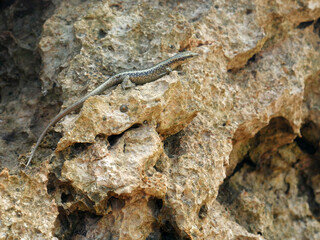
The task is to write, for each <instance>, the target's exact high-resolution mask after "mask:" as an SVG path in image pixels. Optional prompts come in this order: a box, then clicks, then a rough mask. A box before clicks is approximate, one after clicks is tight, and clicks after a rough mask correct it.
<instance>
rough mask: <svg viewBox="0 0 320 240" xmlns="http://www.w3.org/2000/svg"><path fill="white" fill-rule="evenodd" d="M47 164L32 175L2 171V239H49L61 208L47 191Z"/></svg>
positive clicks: (0, 208) (0, 198)
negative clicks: (11, 173)
mask: <svg viewBox="0 0 320 240" xmlns="http://www.w3.org/2000/svg"><path fill="white" fill-rule="evenodd" d="M47 181H48V171H47V166H44V167H43V168H41V169H40V171H39V170H38V172H37V175H35V176H31V174H30V176H29V175H27V174H25V173H24V172H21V173H20V174H18V175H12V176H11V175H10V174H9V172H8V169H4V170H2V172H1V173H0V239H34V238H36V239H50V238H52V237H53V234H54V232H55V221H56V218H57V216H58V208H57V205H56V203H55V201H54V200H53V199H52V198H51V197H50V196H49V194H48V193H47Z"/></svg>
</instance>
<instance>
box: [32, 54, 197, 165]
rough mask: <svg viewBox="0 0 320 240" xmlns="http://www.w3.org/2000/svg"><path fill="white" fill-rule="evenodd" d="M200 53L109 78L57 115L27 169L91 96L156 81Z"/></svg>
mask: <svg viewBox="0 0 320 240" xmlns="http://www.w3.org/2000/svg"><path fill="white" fill-rule="evenodd" d="M198 55H199V54H198V53H194V52H191V51H184V52H179V53H177V54H176V55H174V56H172V57H170V58H168V59H167V60H164V61H162V62H160V63H158V64H156V65H154V66H152V67H150V68H146V69H142V70H132V71H126V72H121V73H118V74H115V75H113V76H111V77H109V78H108V79H107V80H106V81H105V82H103V83H102V84H101V85H99V86H98V87H97V88H95V89H94V90H92V91H91V92H89V93H88V94H87V95H85V96H84V97H82V98H81V99H80V100H78V101H76V102H75V103H73V104H72V105H71V106H69V107H67V108H66V109H64V110H63V111H62V112H60V113H59V114H58V115H56V116H55V117H54V118H53V119H52V120H51V121H50V122H49V124H48V125H47V126H46V128H45V129H44V130H43V131H42V133H41V135H40V136H39V138H38V140H37V142H36V145H35V146H34V147H33V148H32V150H31V154H30V156H29V158H28V162H27V164H26V167H28V165H29V164H30V162H31V160H32V158H33V156H34V154H35V152H36V150H37V148H38V147H39V145H40V143H41V142H42V140H43V138H44V137H45V135H46V134H47V132H48V130H49V128H50V127H52V126H54V125H55V124H56V123H57V122H59V121H60V120H61V119H62V118H63V117H65V116H66V115H68V114H69V113H70V112H72V111H74V110H76V109H77V108H79V107H81V106H82V104H83V103H84V102H85V101H86V100H87V99H88V98H89V97H91V96H94V95H98V94H101V93H102V92H104V91H105V90H107V89H108V88H111V87H113V86H115V85H118V84H120V83H121V85H122V88H123V89H127V88H129V87H132V86H134V85H135V84H145V83H149V82H152V81H155V80H157V79H159V78H161V77H163V76H165V75H167V74H169V73H170V72H172V71H173V70H174V69H176V68H177V67H178V66H180V65H181V64H183V63H185V62H187V61H188V60H190V59H192V58H193V57H195V56H198Z"/></svg>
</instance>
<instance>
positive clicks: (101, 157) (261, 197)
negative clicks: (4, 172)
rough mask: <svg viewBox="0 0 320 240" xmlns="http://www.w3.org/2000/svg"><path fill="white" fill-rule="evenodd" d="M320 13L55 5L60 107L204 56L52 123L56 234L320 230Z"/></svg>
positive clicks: (296, 4)
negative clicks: (111, 80)
mask: <svg viewBox="0 0 320 240" xmlns="http://www.w3.org/2000/svg"><path fill="white" fill-rule="evenodd" d="M319 19H320V4H319V3H318V1H316V0H306V1H295V0H293V1H286V0H280V1H254V2H253V1H246V0H241V1H235V0H232V1H214V2H213V1H182V2H181V1H138V2H134V1H122V2H121V3H119V2H116V1H105V0H103V1H85V2H84V1H80V0H72V1H61V3H60V5H59V4H57V5H56V10H55V12H54V14H53V16H51V17H50V18H49V19H48V20H47V21H46V23H45V24H44V31H43V34H42V38H41V41H40V43H39V49H40V52H41V56H42V63H43V67H42V71H41V73H40V74H39V76H40V78H41V80H42V82H43V90H44V91H46V90H49V89H51V88H52V86H53V85H54V83H57V84H58V85H59V86H60V88H61V94H58V95H57V97H56V98H54V99H58V98H59V97H60V98H62V99H65V100H64V102H63V108H64V107H67V106H69V105H70V104H72V103H74V102H75V101H77V100H78V99H79V98H80V96H83V95H84V94H86V93H87V92H88V91H91V90H92V89H94V88H95V87H96V86H97V85H99V84H100V83H102V82H104V81H105V80H106V79H107V78H108V76H111V75H113V74H114V73H117V72H120V71H125V70H131V69H141V68H144V67H148V66H151V65H152V64H155V63H157V62H159V61H161V60H163V59H166V58H167V57H169V56H171V55H172V54H174V53H176V52H177V51H180V50H183V49H185V48H187V49H190V50H192V51H195V52H197V53H199V54H200V56H199V57H198V58H197V59H194V60H193V61H192V62H190V63H188V64H185V65H184V66H182V71H183V72H184V74H177V72H173V73H171V74H170V75H168V76H165V77H163V78H161V79H159V80H157V81H155V82H152V83H148V84H145V85H142V86H137V87H134V88H132V89H129V90H126V91H124V90H122V89H121V88H120V87H117V88H115V89H111V90H109V92H110V91H112V92H111V94H109V95H107V96H94V97H91V98H89V99H88V100H87V101H86V102H85V104H84V106H83V107H82V109H81V111H80V113H79V114H78V115H70V116H68V117H66V118H65V119H64V120H63V121H62V124H58V125H57V126H56V127H55V130H56V131H59V132H62V133H63V137H62V138H61V139H60V142H59V143H58V145H57V148H56V154H55V155H54V154H53V155H52V156H51V162H50V167H51V169H50V171H51V172H50V176H51V178H50V183H49V184H48V189H49V190H50V191H49V190H48V192H49V193H50V194H51V195H50V197H51V199H55V202H56V204H57V205H58V206H59V216H58V217H56V215H57V213H56V212H54V211H53V213H52V214H51V216H50V217H51V218H50V220H51V221H50V224H51V225H50V224H48V225H50V226H53V224H54V223H56V225H55V226H56V228H55V229H54V231H55V234H56V236H57V237H59V238H62V239H63V238H65V239H67V238H72V237H73V238H74V239H86V238H95V239H98V238H99V237H100V238H101V239H105V238H110V237H111V236H113V237H115V238H119V239H146V238H148V239H161V238H165V237H168V236H169V237H171V238H173V239H277V238H279V239H292V238H297V239H319V238H320V236H319V232H320V226H319V219H320V216H319V211H320V210H319V209H320V207H319V196H318V195H319V192H318V191H319V184H318V176H319V167H318V166H319V165H318V163H317V160H318V156H319V152H320V151H319V142H320V139H319V136H320V131H319V129H320V125H319V124H320V117H319V116H320V111H319V109H320V108H319V102H320V101H319V99H320V92H319V89H320V85H319V84H320V81H319V79H320V78H319V73H320V67H319V66H320V51H319V48H320V43H319V36H320V20H319ZM25 88H26V89H28V86H25ZM25 91H26V90H25ZM55 101H56V100H55ZM33 104H35V103H33ZM8 105H10V104H8ZM39 111H40V112H41V113H46V110H45V109H40V110H39ZM47 111H48V110H47ZM7 112H9V111H6V112H5V116H7V115H6V114H7ZM40 129H41V125H39V124H38V125H36V127H35V130H36V131H40ZM48 135H49V136H50V134H48ZM6 139H8V137H6ZM48 142H49V144H48V143H47V146H48V145H49V146H52V145H55V142H53V143H51V142H52V140H50V139H49V141H48ZM0 144H2V143H1V142H0ZM43 149H44V148H42V149H41V148H40V149H39V151H38V154H39V156H41V157H40V158H43V160H45V158H44V157H42V156H43V152H42V151H44V150H43ZM48 151H51V150H49V149H47V152H48ZM52 161H53V162H52ZM15 178H17V179H21V176H20V175H16V176H15ZM33 181H34V182H35V183H37V181H36V180H33ZM13 192H14V190H13ZM46 197H48V196H46ZM46 197H45V198H43V199H46ZM52 201H53V202H54V200H52ZM40 203H41V204H40V206H41V207H43V206H47V205H46V204H45V203H46V202H45V201H43V202H40ZM41 207H39V208H41ZM45 214H47V212H45ZM49 215H50V214H49ZM83 216H84V217H83ZM82 217H83V219H82ZM40 226H41V225H40ZM50 231H52V227H50V229H49V232H50ZM28 234H29V236H30V235H31V236H32V232H30V233H28ZM50 234H51V233H50ZM10 236H11V235H8V237H10Z"/></svg>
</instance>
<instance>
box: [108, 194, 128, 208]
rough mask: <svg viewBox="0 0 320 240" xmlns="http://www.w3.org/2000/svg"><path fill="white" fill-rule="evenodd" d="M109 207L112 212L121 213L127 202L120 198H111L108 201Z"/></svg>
mask: <svg viewBox="0 0 320 240" xmlns="http://www.w3.org/2000/svg"><path fill="white" fill-rule="evenodd" d="M107 206H111V209H112V211H119V210H121V209H122V208H123V207H124V206H125V201H124V200H123V199H120V198H116V197H111V198H109V200H108V203H107Z"/></svg>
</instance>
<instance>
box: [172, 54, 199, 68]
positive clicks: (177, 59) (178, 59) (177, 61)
mask: <svg viewBox="0 0 320 240" xmlns="http://www.w3.org/2000/svg"><path fill="white" fill-rule="evenodd" d="M196 56H199V54H198V53H194V52H191V51H185V52H179V53H177V54H176V55H174V56H173V57H171V58H170V60H171V62H172V65H171V68H172V69H175V68H177V67H178V66H180V65H181V64H183V63H185V62H188V61H189V60H190V59H192V58H194V57H196Z"/></svg>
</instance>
